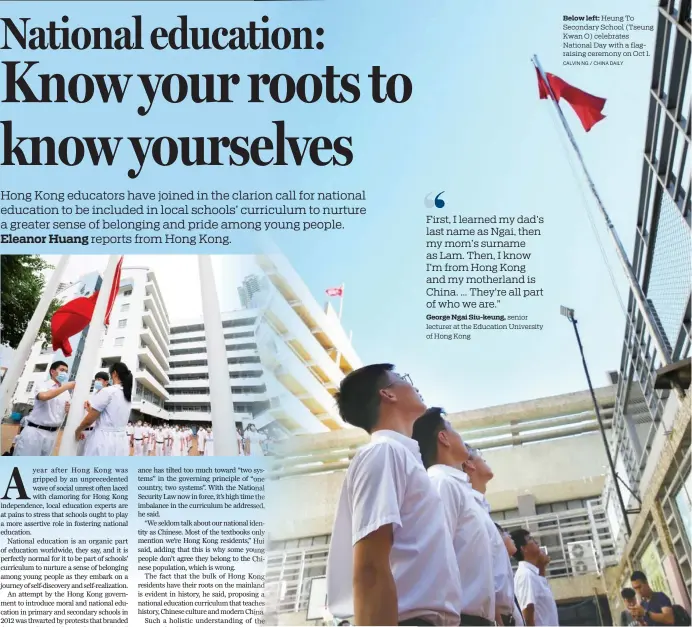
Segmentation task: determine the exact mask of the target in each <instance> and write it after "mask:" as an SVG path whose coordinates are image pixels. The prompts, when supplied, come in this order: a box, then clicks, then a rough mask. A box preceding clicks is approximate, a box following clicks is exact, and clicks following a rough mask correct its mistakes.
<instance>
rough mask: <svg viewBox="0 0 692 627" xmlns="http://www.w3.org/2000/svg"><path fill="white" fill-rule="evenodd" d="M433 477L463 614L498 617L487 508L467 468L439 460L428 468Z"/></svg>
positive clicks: (488, 618) (493, 618)
mask: <svg viewBox="0 0 692 627" xmlns="http://www.w3.org/2000/svg"><path fill="white" fill-rule="evenodd" d="M428 476H429V477H430V481H431V483H432V485H433V487H434V488H435V490H436V491H437V493H438V494H439V495H440V498H441V499H442V504H443V505H444V509H445V520H446V522H447V529H448V530H449V532H450V535H451V538H452V544H453V546H454V553H455V555H456V559H457V565H458V568H459V573H460V575H461V589H462V591H463V593H464V594H463V599H462V604H461V612H462V614H470V615H472V616H482V617H483V618H486V619H487V620H489V621H494V620H495V582H494V579H493V559H492V549H491V544H490V538H489V536H488V528H487V526H486V521H485V519H486V518H487V514H486V512H485V511H484V510H483V509H482V508H481V506H480V505H479V504H478V502H477V501H476V499H474V498H473V488H472V487H471V483H470V482H469V477H468V475H467V474H466V473H465V472H462V471H461V470H458V469H456V468H452V467H451V466H445V465H443V464H437V465H435V466H431V467H430V468H428Z"/></svg>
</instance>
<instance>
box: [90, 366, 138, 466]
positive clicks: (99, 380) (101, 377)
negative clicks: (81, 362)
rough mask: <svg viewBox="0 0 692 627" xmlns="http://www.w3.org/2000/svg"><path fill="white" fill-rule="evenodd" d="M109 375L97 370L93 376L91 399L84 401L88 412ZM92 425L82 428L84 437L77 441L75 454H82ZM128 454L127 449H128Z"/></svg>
mask: <svg viewBox="0 0 692 627" xmlns="http://www.w3.org/2000/svg"><path fill="white" fill-rule="evenodd" d="M109 380H110V376H109V375H108V373H107V372H97V373H96V375H95V376H94V393H93V394H92V395H91V399H90V400H87V401H84V409H85V410H86V411H87V413H88V412H89V410H90V409H91V401H93V400H94V397H95V396H96V395H97V394H98V393H99V392H100V391H101V390H102V389H103V388H105V387H108V383H109ZM93 429H94V427H93V426H91V427H87V428H86V429H84V437H83V438H82V439H81V440H79V442H77V455H80V456H81V455H84V445H85V444H86V441H87V438H88V437H89V436H90V435H91V432H92V431H93ZM128 454H129V451H128Z"/></svg>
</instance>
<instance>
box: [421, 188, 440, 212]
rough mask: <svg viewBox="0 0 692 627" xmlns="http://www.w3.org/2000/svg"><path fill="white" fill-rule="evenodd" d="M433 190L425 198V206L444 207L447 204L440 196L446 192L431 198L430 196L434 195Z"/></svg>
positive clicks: (430, 207)
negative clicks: (433, 198)
mask: <svg viewBox="0 0 692 627" xmlns="http://www.w3.org/2000/svg"><path fill="white" fill-rule="evenodd" d="M432 193H433V192H430V193H429V194H428V195H427V196H426V197H425V200H424V203H425V206H426V207H427V208H428V209H432V208H433V207H437V208H438V209H442V207H444V206H445V201H444V200H442V198H440V196H442V194H444V192H440V193H439V194H438V195H437V196H435V200H430V196H432Z"/></svg>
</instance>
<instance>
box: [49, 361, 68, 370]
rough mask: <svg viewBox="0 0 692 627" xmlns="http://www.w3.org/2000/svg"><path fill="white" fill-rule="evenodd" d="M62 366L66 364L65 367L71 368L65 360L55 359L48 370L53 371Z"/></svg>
mask: <svg viewBox="0 0 692 627" xmlns="http://www.w3.org/2000/svg"><path fill="white" fill-rule="evenodd" d="M60 366H65V368H69V366H68V365H67V364H66V363H65V362H64V361H54V362H53V363H52V364H51V365H50V368H48V372H51V371H53V370H57V369H58V368H60Z"/></svg>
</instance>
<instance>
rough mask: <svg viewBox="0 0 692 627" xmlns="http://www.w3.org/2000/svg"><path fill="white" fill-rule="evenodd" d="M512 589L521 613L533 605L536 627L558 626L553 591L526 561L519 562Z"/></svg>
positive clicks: (536, 569)
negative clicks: (542, 626)
mask: <svg viewBox="0 0 692 627" xmlns="http://www.w3.org/2000/svg"><path fill="white" fill-rule="evenodd" d="M514 589H515V592H516V595H517V601H519V607H520V608H521V611H522V612H523V611H524V610H525V609H526V608H527V607H528V606H529V605H531V604H533V615H534V622H535V625H536V627H540V626H541V625H544V626H546V627H555V626H556V625H559V624H560V623H559V622H558V621H559V618H558V614H557V605H556V603H555V599H554V597H553V591H552V590H551V589H550V585H549V584H548V580H547V579H546V578H545V577H541V575H540V574H539V572H538V568H537V567H536V566H534V565H533V564H529V563H528V562H526V561H521V562H519V568H517V572H516V574H515V575H514Z"/></svg>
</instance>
